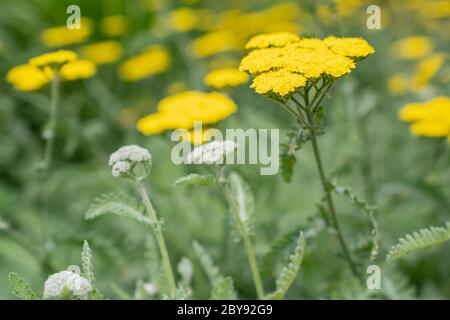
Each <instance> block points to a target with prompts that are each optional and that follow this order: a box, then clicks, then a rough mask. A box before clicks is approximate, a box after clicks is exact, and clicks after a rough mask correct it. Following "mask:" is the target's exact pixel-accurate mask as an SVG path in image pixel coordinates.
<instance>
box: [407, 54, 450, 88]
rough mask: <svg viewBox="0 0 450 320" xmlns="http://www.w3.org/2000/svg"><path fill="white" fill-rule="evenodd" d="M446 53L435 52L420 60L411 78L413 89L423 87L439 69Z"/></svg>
mask: <svg viewBox="0 0 450 320" xmlns="http://www.w3.org/2000/svg"><path fill="white" fill-rule="evenodd" d="M446 58H447V54H445V53H435V54H433V55H432V56H430V57H428V58H426V59H424V60H423V61H421V62H420V63H419V64H418V65H417V68H416V72H415V74H414V75H413V78H412V80H411V82H412V83H411V86H412V90H413V91H419V90H421V89H423V88H424V87H425V86H426V85H427V84H428V83H429V82H430V80H431V79H432V78H433V76H434V75H435V74H436V73H437V72H438V71H439V70H440V69H441V66H442V65H443V64H444V61H445V59H446Z"/></svg>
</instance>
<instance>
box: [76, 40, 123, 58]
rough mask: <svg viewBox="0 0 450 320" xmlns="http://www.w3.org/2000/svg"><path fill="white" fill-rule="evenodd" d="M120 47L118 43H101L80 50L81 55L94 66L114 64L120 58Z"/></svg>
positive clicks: (111, 41)
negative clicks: (94, 64)
mask: <svg viewBox="0 0 450 320" xmlns="http://www.w3.org/2000/svg"><path fill="white" fill-rule="evenodd" d="M122 52H123V49H122V45H121V44H120V42H118V41H113V40H110V41H103V42H98V43H93V44H90V45H87V46H84V47H83V48H81V53H82V55H83V56H84V57H85V58H86V59H89V60H91V61H92V62H94V63H96V64H106V63H114V62H116V61H117V60H119V59H120V58H121V57H122Z"/></svg>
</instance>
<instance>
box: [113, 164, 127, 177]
mask: <svg viewBox="0 0 450 320" xmlns="http://www.w3.org/2000/svg"><path fill="white" fill-rule="evenodd" d="M130 169H131V165H130V163H129V162H128V161H117V162H116V163H114V165H113V167H112V175H113V177H120V176H121V175H123V174H124V173H127V172H128V171H130Z"/></svg>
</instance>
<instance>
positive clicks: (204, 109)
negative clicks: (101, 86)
mask: <svg viewBox="0 0 450 320" xmlns="http://www.w3.org/2000/svg"><path fill="white" fill-rule="evenodd" d="M236 110H237V106H236V104H235V103H234V102H233V100H231V99H230V98H228V97H227V96H226V95H224V94H222V93H219V92H211V93H204V92H199V91H186V92H183V93H180V94H177V95H173V96H169V97H167V98H164V99H163V100H161V101H160V103H159V104H158V112H156V113H153V114H150V115H148V116H146V117H144V118H142V119H140V120H139V121H138V122H137V129H138V130H139V131H140V132H142V133H143V134H146V135H152V134H159V133H161V132H164V131H167V130H174V129H187V130H189V129H192V128H193V127H194V124H195V122H201V123H202V124H212V123H216V122H218V121H220V120H223V119H225V118H227V117H229V116H230V115H231V114H233V113H234V112H235V111H236Z"/></svg>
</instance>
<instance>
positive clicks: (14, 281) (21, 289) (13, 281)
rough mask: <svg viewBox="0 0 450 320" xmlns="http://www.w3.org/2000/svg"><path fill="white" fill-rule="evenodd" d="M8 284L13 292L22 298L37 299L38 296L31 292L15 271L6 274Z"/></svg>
mask: <svg viewBox="0 0 450 320" xmlns="http://www.w3.org/2000/svg"><path fill="white" fill-rule="evenodd" d="M8 279H9V286H10V287H11V289H12V290H13V294H14V295H15V296H16V297H17V298H19V299H23V300H38V299H39V298H38V296H37V295H36V293H34V292H33V290H32V289H31V287H30V285H29V284H28V283H27V282H26V281H25V280H24V279H23V278H22V277H20V276H19V275H18V274H17V273H15V272H11V273H10V274H9V275H8Z"/></svg>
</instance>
